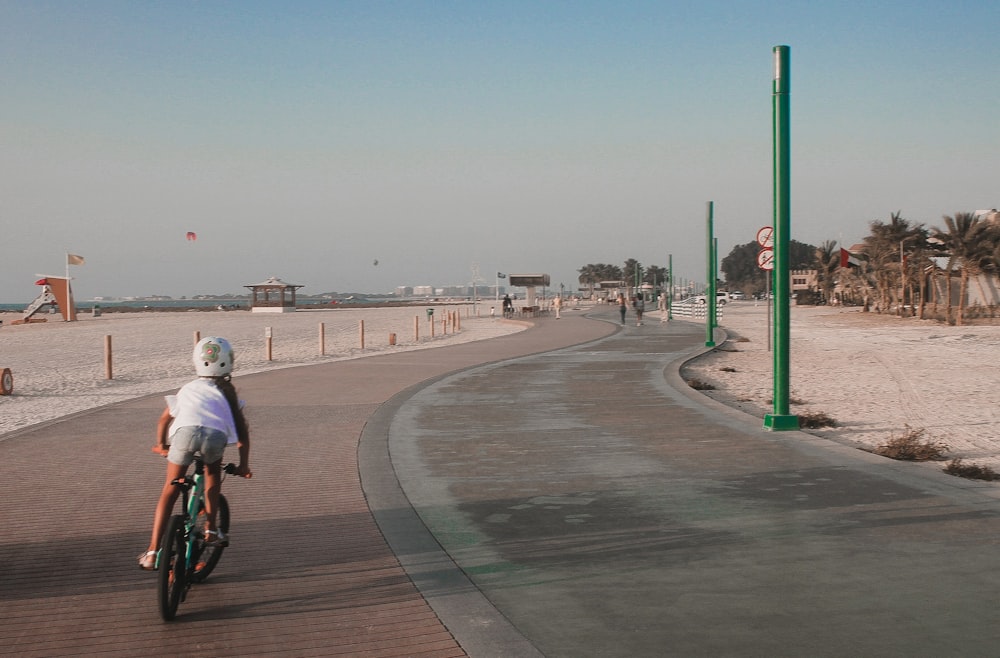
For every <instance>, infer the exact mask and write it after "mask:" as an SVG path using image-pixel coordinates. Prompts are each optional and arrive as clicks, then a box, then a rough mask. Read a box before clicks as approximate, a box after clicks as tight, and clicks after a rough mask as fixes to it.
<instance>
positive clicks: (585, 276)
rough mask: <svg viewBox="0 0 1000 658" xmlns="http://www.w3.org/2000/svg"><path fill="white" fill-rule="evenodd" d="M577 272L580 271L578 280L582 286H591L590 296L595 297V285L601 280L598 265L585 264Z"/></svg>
mask: <svg viewBox="0 0 1000 658" xmlns="http://www.w3.org/2000/svg"><path fill="white" fill-rule="evenodd" d="M577 272H579V273H580V277H579V279H578V281H579V282H580V285H581V286H590V298H591V299H593V298H594V286H596V285H597V284H598V283H600V282H601V278H600V275H599V273H598V270H597V266H596V265H584V266H583V267H581V268H580V269H579V270H577Z"/></svg>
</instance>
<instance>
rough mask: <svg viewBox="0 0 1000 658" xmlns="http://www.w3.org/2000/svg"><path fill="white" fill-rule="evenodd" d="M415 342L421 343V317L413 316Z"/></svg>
mask: <svg viewBox="0 0 1000 658" xmlns="http://www.w3.org/2000/svg"><path fill="white" fill-rule="evenodd" d="M413 342H414V343H419V342H420V316H419V315H414V316H413Z"/></svg>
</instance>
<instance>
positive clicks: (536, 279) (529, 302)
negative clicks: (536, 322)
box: [510, 274, 550, 315]
mask: <svg viewBox="0 0 1000 658" xmlns="http://www.w3.org/2000/svg"><path fill="white" fill-rule="evenodd" d="M510 285H512V286H516V287H518V288H524V289H525V295H524V296H525V299H524V303H525V305H524V306H522V307H521V313H523V314H524V315H534V314H535V313H537V312H538V310H539V308H538V303H537V299H536V297H535V288H537V287H539V286H541V287H542V288H546V287H548V286H549V285H550V284H549V275H548V274H511V275H510Z"/></svg>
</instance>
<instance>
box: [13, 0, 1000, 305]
mask: <svg viewBox="0 0 1000 658" xmlns="http://www.w3.org/2000/svg"><path fill="white" fill-rule="evenodd" d="M997 25H1000V4H998V3H994V2H965V3H961V4H958V5H956V4H954V3H944V2H940V3H936V2H918V3H912V2H905V3H904V2H896V1H890V2H881V3H865V2H847V3H835V4H833V5H822V4H816V3H810V2H804V1H802V2H798V1H794V0H793V1H792V2H788V3H778V4H775V3H769V2H762V1H759V0H753V1H750V2H745V3H732V2H719V1H711V0H709V1H707V2H702V3H665V2H646V1H637V2H626V3H620V2H603V1H602V2H597V1H587V0H581V2H577V3H572V4H556V3H545V2H542V3H539V2H528V1H522V0H512V1H511V2H505V3H400V2H391V1H387V2H361V1H354V0H344V1H342V2H336V3H327V2H316V1H301V2H291V3H277V2H261V1H253V0H247V1H244V2H225V1H220V2H212V3H200V2H193V1H192V2H184V1H182V2H176V3H133V2H127V1H125V0H96V1H95V2H88V3H64V2H52V1H46V0H39V1H33V2H5V3H3V4H2V5H0V53H2V54H3V57H4V62H5V66H4V67H3V69H2V70H0V81H2V83H3V87H4V90H5V97H6V102H5V107H4V110H3V113H2V117H3V120H2V121H0V131H2V136H3V143H4V148H3V149H2V150H0V163H2V168H3V177H2V180H3V183H2V185H3V188H2V189H3V195H2V198H3V205H2V208H3V215H4V221H3V226H4V234H3V237H2V243H3V248H2V251H0V299H12V300H14V301H15V302H18V301H19V300H30V299H33V298H34V296H35V295H36V294H37V288H36V287H35V286H34V281H35V279H36V278H37V277H36V276H35V275H36V274H52V275H62V274H64V273H65V258H66V254H67V253H71V254H76V255H80V256H83V257H84V258H85V260H86V263H85V264H84V265H80V266H72V267H71V269H70V274H71V276H73V277H74V282H73V285H74V290H75V292H76V295H77V298H78V299H87V298H90V297H93V296H98V295H105V296H116V297H124V296H133V297H137V296H149V295H157V294H159V295H168V296H171V297H179V296H180V295H187V296H192V295H198V294H217V293H219V292H223V291H229V292H232V293H235V292H238V291H240V290H242V289H243V288H242V286H244V285H247V284H249V283H254V282H259V281H262V280H264V279H266V278H267V277H269V276H277V277H279V278H281V279H283V280H285V281H289V282H294V283H299V284H303V285H305V286H306V290H307V291H331V290H337V291H340V290H344V291H352V290H353V291H366V292H371V293H375V292H383V293H388V292H391V291H392V290H394V289H395V288H396V287H397V286H401V285H434V286H438V287H440V286H445V285H463V284H467V283H469V282H471V281H472V279H473V276H474V275H473V268H474V267H478V270H479V273H480V278H481V281H482V282H483V283H484V284H486V285H490V284H492V283H493V282H494V275H495V273H496V272H497V271H499V272H504V273H509V272H515V273H517V272H545V273H548V274H549V275H550V277H551V280H552V283H553V286H555V287H558V285H559V284H560V283H562V284H564V285H565V286H566V288H567V289H575V288H576V286H577V277H578V272H577V270H578V269H579V268H580V267H582V266H584V265H587V264H591V263H609V264H615V265H621V264H623V263H624V261H625V260H626V259H628V258H636V259H638V260H639V261H640V262H641V263H642V264H643V265H658V266H661V267H666V266H667V261H668V256H670V255H672V256H673V265H674V273H675V275H676V276H677V277H678V278H680V277H683V278H688V279H695V280H699V281H704V280H705V279H706V278H707V273H706V268H705V265H704V263H705V215H706V204H707V203H708V202H709V201H713V202H714V204H715V206H714V207H715V228H716V236H717V238H718V241H719V250H720V254H722V255H725V254H728V253H729V251H730V250H731V249H732V248H733V247H734V246H736V245H738V244H744V243H746V242H750V241H752V240H753V239H754V235H755V233H756V231H757V229H758V228H760V227H761V226H765V225H769V224H771V223H772V173H771V172H772V156H771V148H772V144H771V135H772V125H771V122H772V110H771V103H772V98H771V82H772V77H773V55H772V49H773V47H774V46H777V45H788V46H789V47H790V49H791V149H792V194H791V196H792V199H791V200H792V236H791V237H792V238H793V239H796V240H799V241H801V242H806V243H811V244H819V243H821V242H822V241H824V240H836V241H838V242H841V243H842V244H843V245H846V246H849V245H851V244H853V243H855V242H858V241H860V239H861V238H862V237H863V236H864V235H866V234H867V232H868V223H869V222H871V221H872V220H876V219H879V220H887V219H888V218H889V216H890V215H891V213H893V212H896V211H902V215H903V217H905V218H907V219H909V220H911V221H914V222H920V223H924V224H927V225H929V226H935V225H936V226H942V225H943V223H942V222H941V217H942V215H951V214H953V213H955V212H960V211H973V210H977V209H984V208H994V207H997V206H998V205H1000V199H998V198H997V196H998V187H997V180H996V176H997V172H998V171H1000V121H997V119H996V112H995V108H996V107H997V106H998V101H1000V88H998V86H997V85H996V71H998V70H1000V53H998V50H997V49H996V48H995V47H993V43H994V41H995V34H994V32H995V28H996V26H997ZM188 232H194V233H196V234H197V239H196V240H189V239H187V233H188ZM376 263H377V264H376Z"/></svg>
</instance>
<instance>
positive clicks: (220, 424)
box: [166, 378, 243, 445]
mask: <svg viewBox="0 0 1000 658" xmlns="http://www.w3.org/2000/svg"><path fill="white" fill-rule="evenodd" d="M166 399H167V408H168V409H169V410H170V415H171V416H173V417H174V420H173V422H171V423H170V430H169V431H168V432H167V434H168V435H169V436H173V435H174V432H176V431H177V429H178V428H180V427H208V428H210V429H214V430H219V431H220V432H224V433H225V435H226V437H227V438H228V439H229V440H228V441H227V442H226V445H234V444H235V443H237V441H238V440H239V436H238V435H237V433H236V422H235V421H234V420H233V412H232V411H231V410H230V409H229V403H228V402H227V401H226V396H225V395H223V394H222V391H221V390H219V387H218V386H216V385H215V382H213V381H212V380H211V379H206V378H201V379H196V380H194V381H193V382H188V383H187V384H185V385H184V386H182V387H181V389H180V390H179V391H177V395H167V396H166ZM240 407H241V408H242V407H243V403H242V401H241V402H240Z"/></svg>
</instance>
